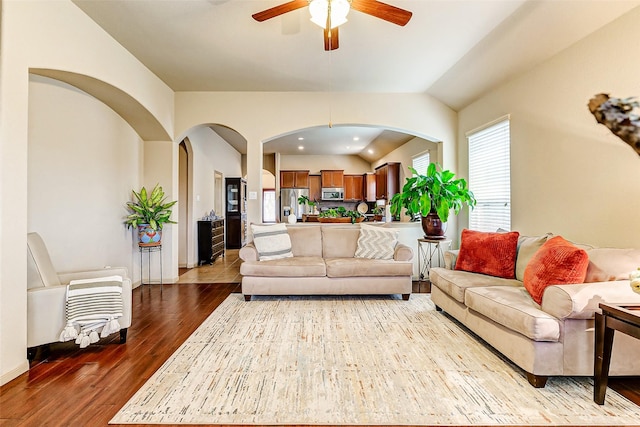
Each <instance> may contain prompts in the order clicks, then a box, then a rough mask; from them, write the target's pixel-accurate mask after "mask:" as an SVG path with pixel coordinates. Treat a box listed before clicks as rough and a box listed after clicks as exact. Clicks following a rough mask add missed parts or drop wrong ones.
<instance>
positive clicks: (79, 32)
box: [0, 0, 177, 384]
mask: <svg viewBox="0 0 640 427" xmlns="http://www.w3.org/2000/svg"><path fill="white" fill-rule="evenodd" d="M1 19H2V22H1V24H0V31H1V33H0V43H1V45H0V50H1V51H2V55H0V88H1V89H2V90H0V196H1V199H0V238H1V241H0V383H1V384H4V383H6V382H7V381H9V380H11V379H13V378H15V377H16V376H18V375H19V374H21V373H22V372H24V371H26V370H27V369H28V367H29V365H28V363H27V359H26V352H25V351H26V323H25V322H26V274H27V266H26V256H25V254H26V251H27V248H26V234H27V231H28V221H29V219H28V218H29V215H30V212H29V210H28V197H29V196H28V195H29V192H28V177H27V172H28V167H27V164H28V141H29V128H28V126H29V88H30V83H29V69H31V68H37V69H39V70H56V72H60V71H61V72H62V73H59V74H61V78H63V77H64V78H69V79H70V80H76V81H77V82H79V84H83V85H84V86H87V87H86V88H85V92H88V93H91V89H92V88H91V87H90V86H91V84H92V83H93V84H96V85H98V86H99V89H100V92H101V93H102V95H103V97H104V99H103V102H105V104H107V105H108V104H109V102H110V101H114V100H117V101H122V100H125V102H129V103H130V107H131V108H130V109H126V108H125V109H124V111H122V112H121V114H122V116H123V118H124V119H125V121H129V120H131V122H136V117H133V115H135V114H133V113H132V112H135V113H144V116H145V117H147V118H149V119H150V120H146V122H145V124H144V126H143V127H141V128H136V126H137V125H139V123H136V126H132V127H133V128H134V130H135V131H136V133H138V135H140V134H142V133H145V134H153V135H164V136H169V135H173V107H174V105H173V92H172V91H171V90H170V89H169V88H168V87H167V86H166V85H165V84H164V83H163V82H162V81H161V80H160V79H159V78H157V77H156V76H155V75H153V74H152V73H151V72H150V71H149V70H148V69H146V68H145V67H144V66H143V65H142V64H141V63H140V61H138V60H137V59H136V58H134V57H133V56H132V55H131V54H130V53H129V52H127V51H125V50H124V49H123V48H122V46H121V45H120V44H119V43H117V42H115V40H113V39H112V38H111V37H110V36H108V35H107V34H106V33H105V32H104V31H103V30H102V29H101V28H100V27H98V25H96V24H95V22H93V21H92V20H91V19H89V18H88V17H87V16H86V15H85V14H84V13H82V12H81V11H80V10H79V9H78V8H77V7H76V6H75V5H74V4H73V3H71V1H69V0H58V1H2V16H1ZM69 72H70V73H72V74H69ZM93 89H96V88H95V87H94V88H93ZM111 116H112V115H111ZM98 120H99V121H102V120H109V118H108V115H104V116H102V117H100V118H99V119H98ZM131 122H130V123H131ZM122 130H123V127H122V126H121V125H120V124H117V125H114V128H113V131H116V132H121V135H120V136H122V137H123V139H125V140H131V141H133V142H132V147H131V153H130V154H131V159H133V160H131V159H129V160H125V163H127V168H126V169H125V176H128V177H129V179H130V180H131V181H130V182H128V183H127V184H128V185H126V187H128V188H129V189H131V188H136V187H137V186H138V185H139V184H140V180H142V179H144V178H145V177H144V173H143V171H142V164H141V163H139V162H137V161H136V159H141V155H142V152H141V151H139V149H138V148H137V147H135V141H134V140H135V138H134V137H132V135H131V133H129V132H126V131H125V132H124V133H122ZM96 132H105V130H104V129H101V128H95V129H94V130H93V132H92V133H96ZM92 133H90V134H87V135H85V136H84V137H85V138H91V137H92V136H93V135H92ZM100 138H102V136H100V137H98V139H100ZM119 143H120V142H118V144H119ZM117 151H118V149H116V152H117ZM121 154H122V153H121V152H118V155H121ZM120 160H121V159H120ZM174 161H175V160H169V163H171V168H172V172H170V173H171V176H172V179H173V180H174V182H173V183H170V184H169V186H168V187H169V191H171V192H173V191H176V193H170V194H169V197H172V196H173V194H177V188H173V187H175V186H176V181H177V179H176V178H173V177H176V175H175V174H174V173H173V170H174V168H176V169H177V161H175V163H176V166H174V165H173V162H174ZM113 162H116V160H113ZM109 164H110V165H112V164H113V163H112V162H110V163H109ZM134 164H135V165H134ZM136 167H140V169H138V170H135V168H136ZM130 168H133V169H130ZM58 173H66V171H58ZM101 173H104V169H103V170H102V171H101ZM110 178H116V181H117V177H115V175H112V176H110ZM108 181H109V180H107V183H105V184H103V185H108ZM120 186H122V187H120ZM124 187H125V183H123V182H118V183H117V184H116V185H115V186H114V188H113V189H110V190H109V193H108V197H109V198H113V197H114V196H115V194H116V193H117V192H119V191H124V190H123V189H124ZM81 188H82V186H81ZM123 197H124V195H123ZM113 200H115V199H111V200H110V201H112V202H113ZM124 201H125V200H124V199H123V200H121V201H120V202H119V203H124ZM74 207H76V208H77V207H79V205H78V204H74ZM76 214H77V215H81V214H84V215H86V216H87V217H91V215H92V214H93V212H91V211H89V212H82V213H81V212H76ZM114 218H117V220H116V221H115V222H119V221H120V218H121V216H120V215H117V217H114ZM33 221H35V222H39V223H42V217H40V218H38V219H36V218H33ZM57 221H67V219H66V218H64V217H61V218H52V222H51V224H55V222H57ZM39 228H40V226H39ZM122 230H124V228H123V229H122ZM121 233H124V231H121ZM65 238H66V236H65ZM119 239H121V237H120V236H116V237H114V238H113V239H112V240H110V242H116V243H115V244H116V245H117V244H118V243H117V241H118V240H119ZM120 242H121V240H120ZM47 243H48V244H49V245H52V246H53V247H54V248H59V247H60V246H59V245H60V242H56V241H48V242H47ZM56 250H57V249H56ZM115 250H116V249H114V248H113V247H112V248H110V249H108V251H115ZM128 255H129V256H131V257H133V248H132V249H131V252H129V254H128ZM57 258H58V259H60V257H57ZM105 258H106V257H105ZM172 258H173V257H172ZM175 258H176V261H177V256H176V257H175ZM62 262H63V263H68V262H69V261H67V260H63V261H62ZM102 262H103V259H100V260H97V261H95V263H96V264H99V263H102ZM67 265H68V266H69V267H71V265H69V264H67ZM175 268H176V270H177V262H176V267H175Z"/></svg>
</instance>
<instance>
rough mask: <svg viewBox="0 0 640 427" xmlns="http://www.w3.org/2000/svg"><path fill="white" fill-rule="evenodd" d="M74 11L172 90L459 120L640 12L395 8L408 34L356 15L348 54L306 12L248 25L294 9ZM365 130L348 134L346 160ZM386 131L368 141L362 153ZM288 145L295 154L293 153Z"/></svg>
mask: <svg viewBox="0 0 640 427" xmlns="http://www.w3.org/2000/svg"><path fill="white" fill-rule="evenodd" d="M73 1H74V3H75V4H77V5H78V6H79V7H80V8H81V9H82V10H83V11H84V12H85V13H86V14H87V15H88V16H89V17H91V18H92V19H93V20H94V21H95V22H97V23H98V24H99V25H100V26H102V27H103V28H104V29H105V30H106V31H107V32H108V33H110V34H111V35H112V36H113V37H114V38H115V39H116V40H117V41H118V42H119V43H120V44H122V45H123V46H124V47H125V48H126V49H128V50H129V51H130V52H131V53H132V54H134V55H135V56H136V57H137V58H138V59H139V60H140V61H142V62H143V63H144V64H145V65H146V66H147V67H148V68H149V69H151V70H152V71H153V72H154V73H155V74H156V75H158V76H159V77H160V78H161V79H162V80H163V81H164V82H165V83H166V84H167V85H169V86H170V87H171V88H173V89H174V90H175V91H270V92H274V91H275V92H281V91H282V92H288V91H297V92H305V91H309V92H383V93H394V92H398V93H426V94H429V95H431V96H433V97H435V98H437V99H439V100H441V101H442V102H444V103H445V104H447V105H449V106H450V107H451V108H453V109H454V110H460V109H462V108H464V107H465V106H467V105H469V104H470V103H471V102H473V101H474V100H475V99H477V98H478V97H480V96H482V95H483V94H484V93H486V92H487V91H490V90H491V89H492V88H494V87H496V86H497V85H499V84H500V83H502V82H505V81H508V80H509V79H512V78H514V77H516V76H517V75H518V74H520V73H523V72H525V71H527V70H529V69H531V68H532V67H534V66H536V65H537V64H539V63H541V62H543V61H545V60H548V59H549V58H551V57H552V56H553V55H555V54H557V53H558V52H560V51H562V50H563V49H565V48H567V47H568V46H570V45H571V44H573V43H575V42H577V41H578V40H580V39H581V38H583V37H585V36H586V35H588V34H590V33H592V32H593V31H595V30H597V29H598V28H600V27H602V26H603V25H605V24H607V23H609V22H610V21H612V20H614V19H615V18H617V17H619V16H620V15H622V14H624V13H626V12H627V11H629V10H630V9H632V8H634V7H637V6H638V5H640V1H636V0H606V1H604V0H603V1H599V0H386V1H385V2H386V3H389V4H392V5H394V6H397V7H400V8H403V9H407V10H410V11H411V12H413V16H412V18H411V21H410V22H409V23H408V24H407V25H406V26H404V27H400V26H397V25H394V24H391V23H388V22H385V21H383V20H381V19H377V18H375V17H372V16H369V15H365V14H363V13H360V12H358V11H354V10H352V11H350V13H349V15H348V22H347V23H346V24H344V25H342V26H341V27H340V28H339V31H340V47H339V49H338V50H335V51H331V52H327V51H325V50H324V48H323V32H322V29H321V28H319V27H318V26H316V25H315V24H313V23H311V22H310V21H309V14H308V9H307V8H306V7H305V8H302V9H299V10H296V11H293V12H289V13H287V14H285V15H282V16H281V17H277V18H273V19H270V20H267V21H265V22H256V21H255V20H254V19H252V18H251V15H252V14H254V13H256V12H259V11H261V10H264V9H267V8H269V7H272V6H276V5H278V4H281V3H284V2H286V1H287V0H160V1H158V0H109V1H106V0H103V1H96V0H73ZM357 130H358V129H351V128H340V129H339V131H340V132H343V133H344V140H341V141H340V144H339V145H340V147H342V148H341V149H344V147H345V145H346V141H348V140H351V139H352V138H353V136H355V134H354V132H356V131H357ZM310 131H313V130H310ZM316 131H317V130H316ZM384 132H385V130H384V129H378V133H377V134H376V132H371V131H370V130H367V132H364V131H363V132H362V135H363V137H362V138H363V139H362V140H361V141H360V142H361V145H362V147H366V146H367V145H368V144H369V143H370V142H371V141H374V140H375V139H376V138H378V139H380V138H384V136H385V133H384ZM387 132H390V131H387ZM365 134H366V136H364V135H365ZM386 135H387V136H393V138H389V139H394V140H397V141H401V140H402V139H403V138H402V137H397V135H393V133H387V134H386ZM298 136H302V137H305V136H307V137H313V136H312V135H295V138H296V139H297V137H298ZM288 137H289V138H293V136H291V135H289V136H288ZM283 142H284V141H280V143H283ZM273 143H274V144H277V143H278V141H274V142H273ZM398 143H400V142H398ZM280 145H281V147H280V148H279V150H280V151H281V152H282V150H285V148H286V149H288V148H290V152H298V148H297V144H295V143H294V144H280ZM325 149H326V147H325ZM336 149H337V148H336ZM306 154H313V153H311V152H308V151H307V153H306ZM356 154H358V153H356ZM361 155H362V156H363V157H365V158H366V154H365V152H362V154H361Z"/></svg>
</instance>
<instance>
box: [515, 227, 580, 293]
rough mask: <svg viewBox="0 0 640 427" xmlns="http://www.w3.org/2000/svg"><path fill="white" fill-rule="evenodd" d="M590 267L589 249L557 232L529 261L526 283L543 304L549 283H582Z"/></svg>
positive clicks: (526, 269) (525, 272)
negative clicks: (557, 234)
mask: <svg viewBox="0 0 640 427" xmlns="http://www.w3.org/2000/svg"><path fill="white" fill-rule="evenodd" d="M587 267H589V255H588V254H587V251H585V250H584V249H580V248H579V247H577V246H575V245H574V244H572V243H570V242H568V241H566V240H565V239H563V238H562V237H560V236H556V237H553V238H551V239H549V240H547V241H546V242H545V243H544V244H543V245H542V246H541V247H540V249H538V251H537V252H536V253H535V255H533V257H532V258H531V261H529V264H527V267H526V268H525V269H524V278H523V279H524V280H523V281H524V287H525V289H526V290H527V291H528V292H529V294H530V295H531V298H533V300H534V301H535V302H537V303H538V304H542V295H543V294H544V290H545V289H546V288H547V286H551V285H568V284H571V283H583V282H584V279H585V277H586V275H587Z"/></svg>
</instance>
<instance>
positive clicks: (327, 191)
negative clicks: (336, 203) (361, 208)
mask: <svg viewBox="0 0 640 427" xmlns="http://www.w3.org/2000/svg"><path fill="white" fill-rule="evenodd" d="M322 200H344V188H323V189H322Z"/></svg>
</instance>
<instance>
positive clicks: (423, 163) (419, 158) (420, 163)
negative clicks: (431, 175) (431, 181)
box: [411, 151, 431, 175]
mask: <svg viewBox="0 0 640 427" xmlns="http://www.w3.org/2000/svg"><path fill="white" fill-rule="evenodd" d="M430 162H431V160H430V159H429V151H425V152H424V153H420V154H417V155H415V156H413V158H412V159H411V163H412V164H411V166H412V167H413V168H414V169H415V170H416V171H418V173H419V174H421V175H424V174H426V173H427V167H429V163H430Z"/></svg>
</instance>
